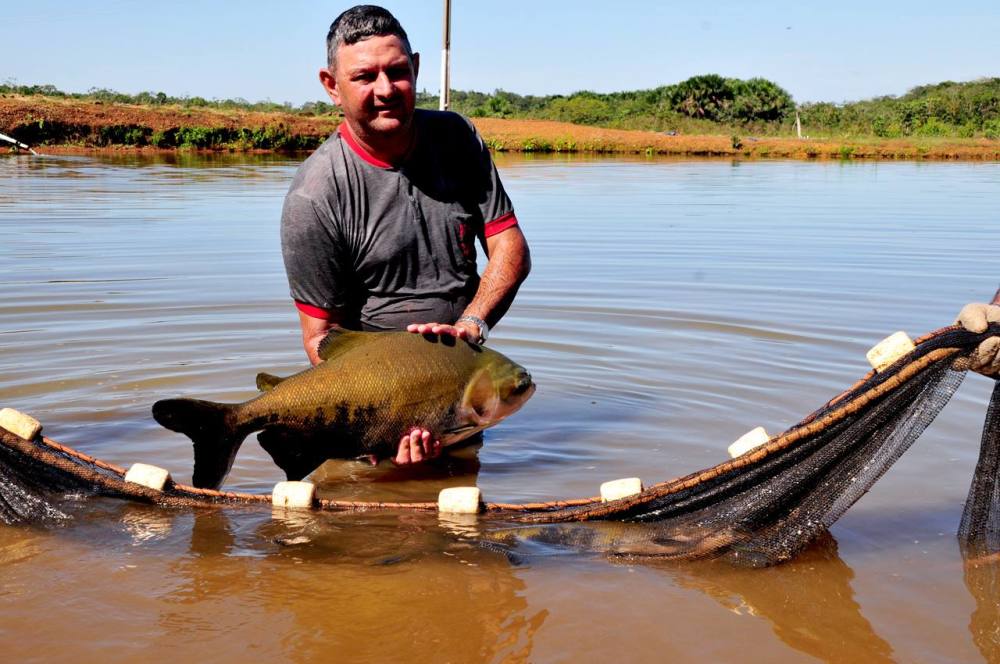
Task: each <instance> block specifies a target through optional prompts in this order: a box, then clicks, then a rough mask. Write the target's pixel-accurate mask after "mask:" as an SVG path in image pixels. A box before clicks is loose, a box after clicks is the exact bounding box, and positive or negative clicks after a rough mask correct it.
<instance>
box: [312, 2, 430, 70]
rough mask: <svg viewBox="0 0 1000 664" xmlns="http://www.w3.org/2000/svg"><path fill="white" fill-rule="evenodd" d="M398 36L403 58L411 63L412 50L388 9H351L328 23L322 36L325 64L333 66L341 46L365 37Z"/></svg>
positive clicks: (359, 7) (365, 6) (373, 6)
mask: <svg viewBox="0 0 1000 664" xmlns="http://www.w3.org/2000/svg"><path fill="white" fill-rule="evenodd" d="M388 35H393V36H395V37H399V39H400V40H401V41H402V42H403V46H405V47H406V55H408V56H409V57H410V60H413V50H412V49H411V48H410V40H409V39H408V38H407V36H406V31H405V30H403V26H401V25H400V24H399V21H397V20H396V17H395V16H393V15H392V14H390V13H389V10H387V9H384V8H382V7H378V6H376V5H357V6H356V7H351V8H350V9H348V10H347V11H345V12H344V13H342V14H341V15H340V16H338V17H337V18H335V19H334V21H333V23H331V24H330V31H329V32H328V33H326V62H327V66H329V67H330V69H331V70H332V69H334V68H335V67H336V66H337V49H338V48H339V47H340V46H341V44H343V45H345V46H350V45H351V44H356V43H358V42H359V41H363V40H365V39H368V38H369V37H385V36H388Z"/></svg>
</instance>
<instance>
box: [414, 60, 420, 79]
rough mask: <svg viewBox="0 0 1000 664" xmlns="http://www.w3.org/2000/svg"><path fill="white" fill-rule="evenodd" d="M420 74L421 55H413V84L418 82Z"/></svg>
mask: <svg viewBox="0 0 1000 664" xmlns="http://www.w3.org/2000/svg"><path fill="white" fill-rule="evenodd" d="M419 72H420V54H419V53H414V54H413V82H414V83H416V82H417V74H418V73H419Z"/></svg>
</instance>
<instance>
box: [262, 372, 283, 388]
mask: <svg viewBox="0 0 1000 664" xmlns="http://www.w3.org/2000/svg"><path fill="white" fill-rule="evenodd" d="M284 380H285V379H284V378H282V377H281V376H275V375H273V374H269V373H259V374H257V389H258V390H260V391H261V392H270V391H271V390H273V389H274V386H275V385H277V384H278V383H281V382H282V381H284Z"/></svg>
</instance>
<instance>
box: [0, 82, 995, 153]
mask: <svg viewBox="0 0 1000 664" xmlns="http://www.w3.org/2000/svg"><path fill="white" fill-rule="evenodd" d="M0 95H44V96H47V97H57V98H58V97H61V98H66V99H78V100H84V101H100V102H104V103H123V104H138V105H143V106H181V107H186V108H192V107H193V108H211V109H218V110H240V111H257V112H284V113H294V114H299V115H311V116H325V115H331V114H335V113H336V112H337V109H336V108H335V107H334V106H332V105H331V104H328V103H326V102H307V103H305V104H302V105H301V106H294V105H292V104H290V103H284V104H281V103H276V102H271V101H263V102H249V101H247V100H245V99H224V100H218V99H213V100H209V99H205V98H203V97H172V96H169V95H166V94H164V93H162V92H157V93H153V92H140V93H138V94H135V95H129V94H123V93H120V92H115V91H113V90H106V89H91V90H89V91H88V92H86V93H67V92H62V91H61V90H58V89H56V88H55V87H54V86H51V85H15V84H11V83H8V84H0ZM451 100H452V108H453V109H454V110H456V111H458V112H460V113H462V114H464V115H468V116H470V117H493V118H509V119H539V120H556V121H561V122H571V123H575V124H582V125H591V126H598V127H610V128H619V129H645V130H653V131H676V132H678V133H684V134H728V133H732V134H744V135H745V134H759V135H763V136H776V135H790V134H794V133H795V115H796V111H797V112H798V115H799V117H800V119H801V122H802V127H803V133H806V134H808V135H810V136H813V137H821V136H830V137H834V136H836V137H853V136H859V137H860V136H875V137H880V138H897V137H910V136H945V137H961V138H973V137H986V138H991V139H997V138H1000V78H985V79H980V80H977V81H970V82H963V83H955V82H951V81H946V82H943V83H937V84H934V85H925V86H920V87H917V88H914V89H912V90H910V91H909V92H907V93H906V94H904V95H902V96H899V97H895V96H885V97H878V98H875V99H869V100H864V101H857V102H846V103H832V102H818V103H805V104H800V105H798V106H796V104H795V103H794V102H793V100H792V97H791V95H790V94H789V93H788V92H787V91H786V90H784V89H783V88H782V87H781V86H779V85H778V84H776V83H774V82H772V81H768V80H766V79H763V78H751V79H748V80H741V79H736V78H724V77H722V76H718V75H715V74H707V75H702V76H694V77H692V78H689V79H687V80H685V81H681V82H680V83H677V84H674V85H664V86H660V87H657V88H653V89H650V90H637V91H631V92H614V93H596V92H588V91H582V92H576V93H573V94H570V95H546V96H534V95H519V94H515V93H513V92H507V91H504V90H496V91H494V92H493V93H483V92H466V91H460V90H455V91H453V92H452V93H451ZM437 104H438V101H437V96H435V95H430V94H428V93H426V92H423V93H420V94H419V95H418V105H419V106H421V107H425V108H436V107H437Z"/></svg>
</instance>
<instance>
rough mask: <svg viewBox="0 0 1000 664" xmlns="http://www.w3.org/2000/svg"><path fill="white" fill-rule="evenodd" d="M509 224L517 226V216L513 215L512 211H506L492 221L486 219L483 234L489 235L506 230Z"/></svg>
mask: <svg viewBox="0 0 1000 664" xmlns="http://www.w3.org/2000/svg"><path fill="white" fill-rule="evenodd" d="M511 226H517V217H515V216H514V213H513V212H508V213H507V214H505V215H503V216H502V217H497V218H496V219H494V220H493V221H487V222H486V226H485V227H484V228H483V235H485V236H486V237H490V236H493V235H496V234H497V233H500V232H502V231H505V230H507V229H508V228H510V227H511Z"/></svg>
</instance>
